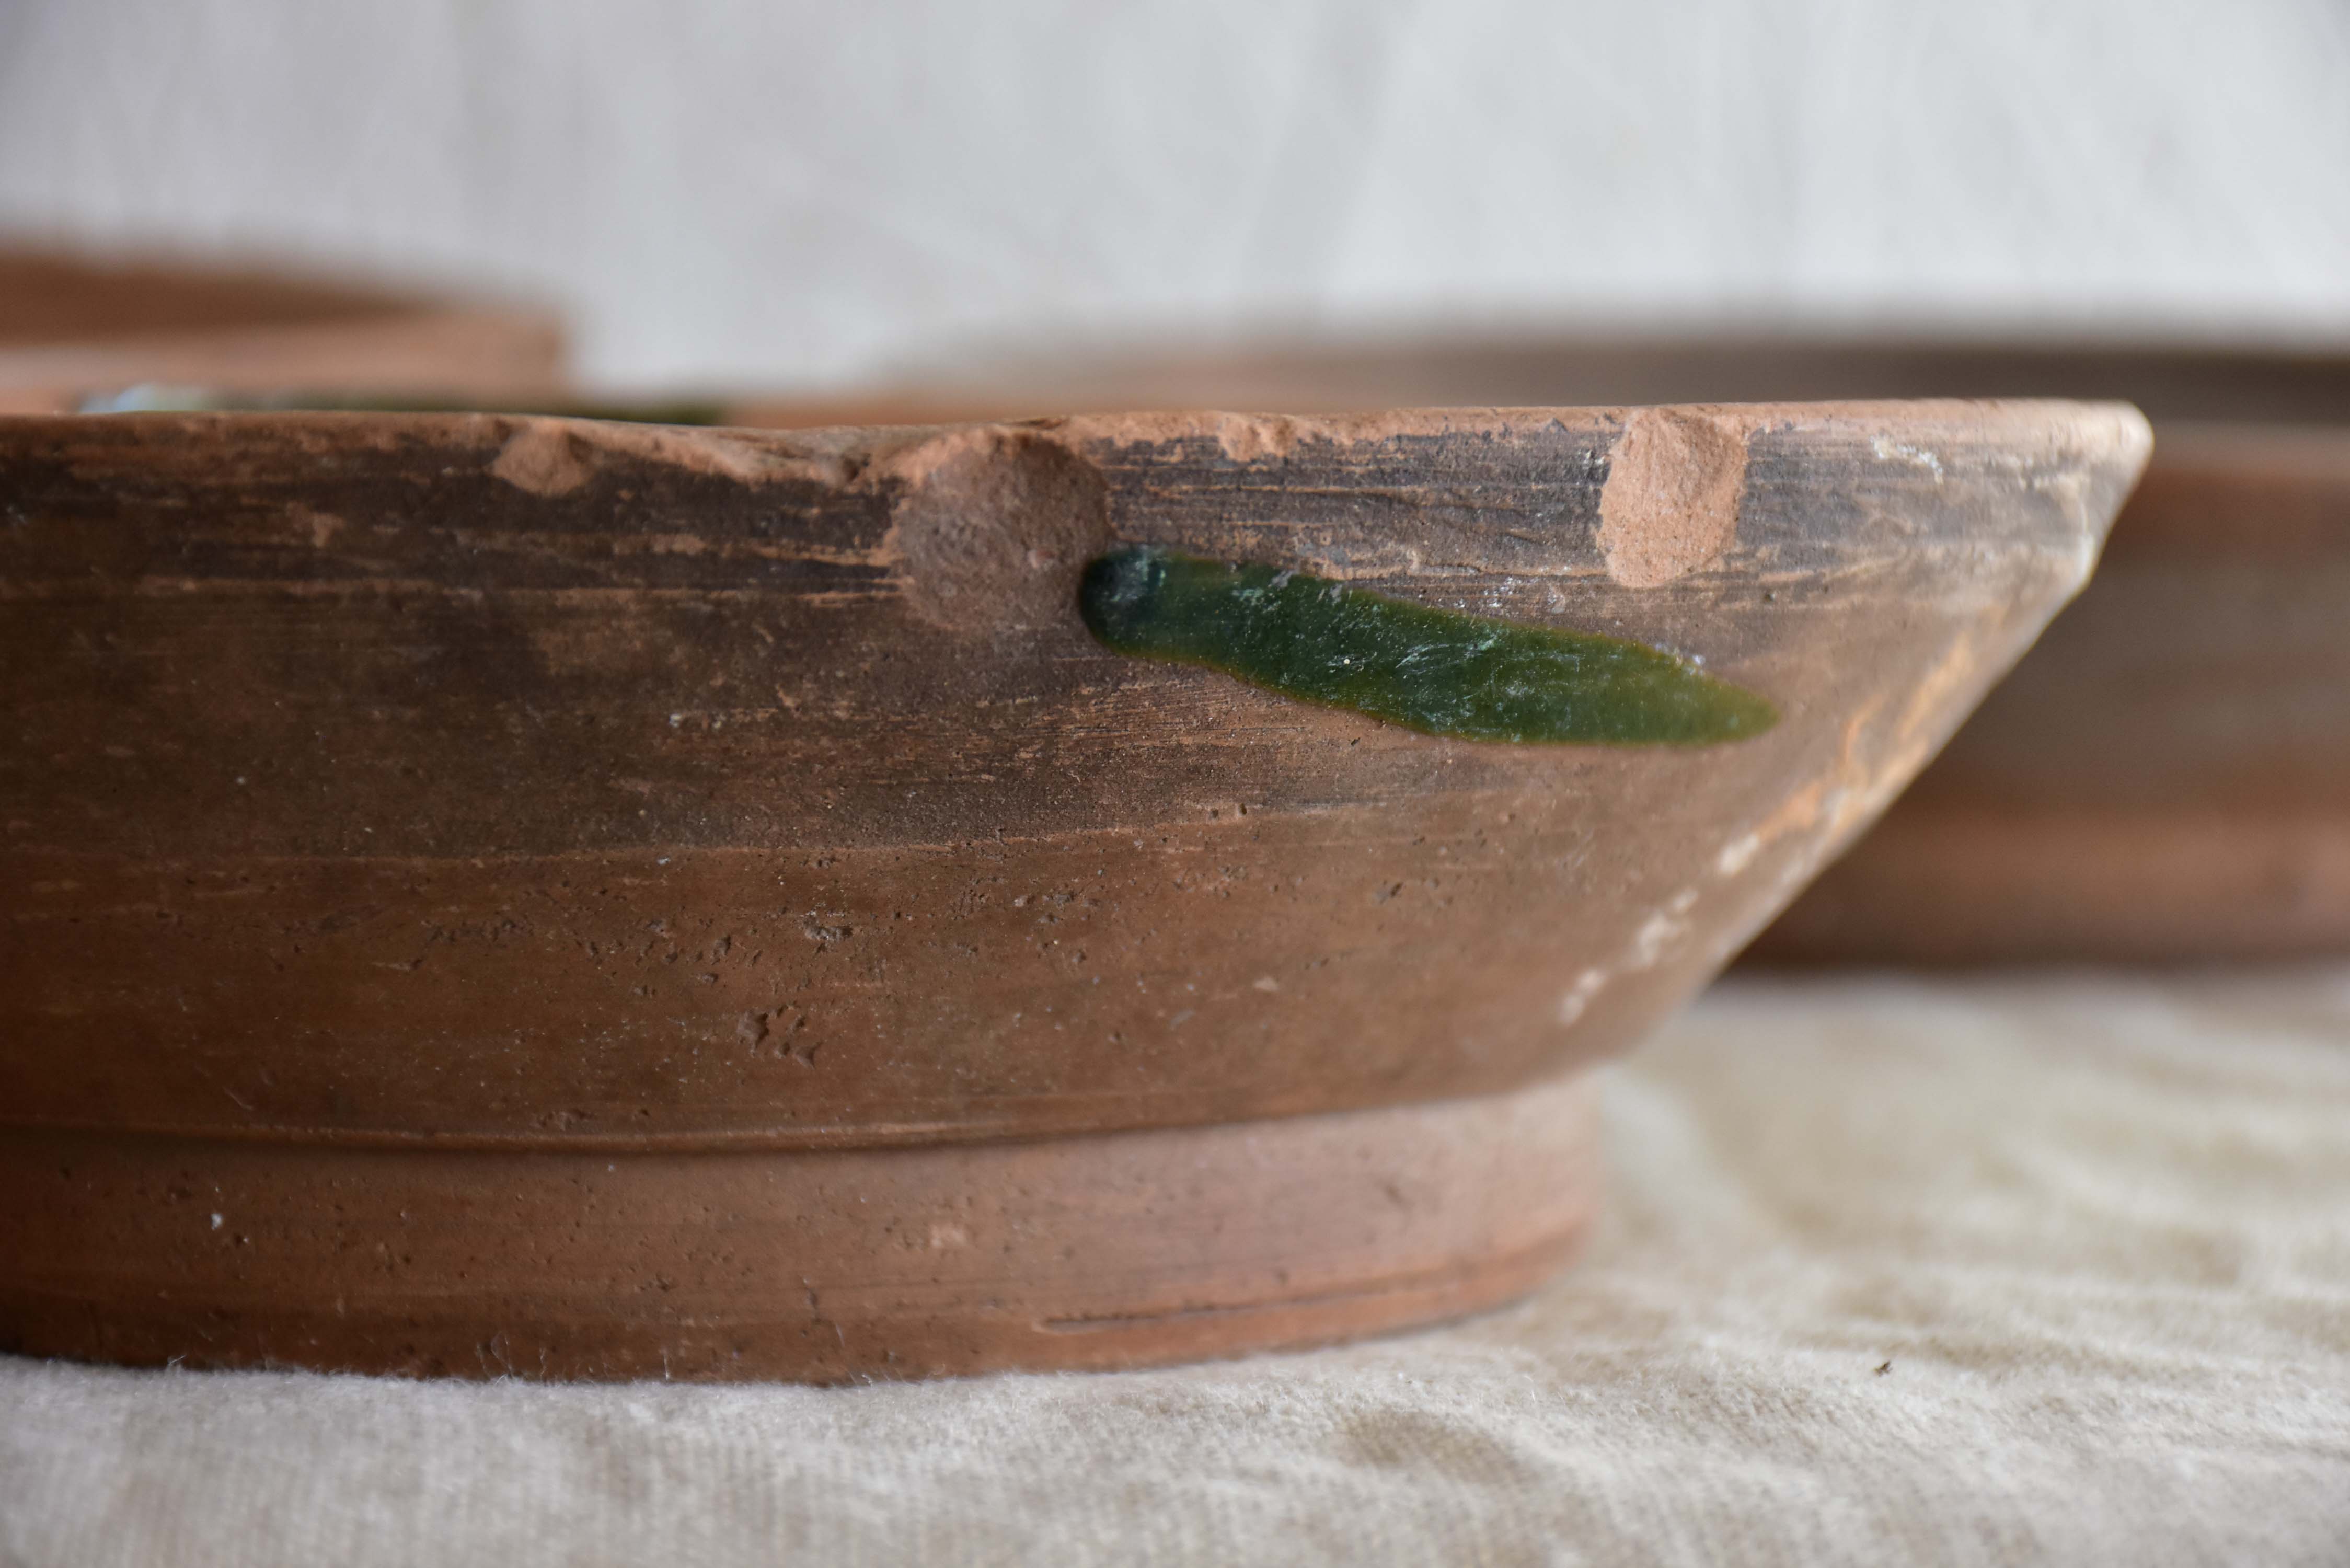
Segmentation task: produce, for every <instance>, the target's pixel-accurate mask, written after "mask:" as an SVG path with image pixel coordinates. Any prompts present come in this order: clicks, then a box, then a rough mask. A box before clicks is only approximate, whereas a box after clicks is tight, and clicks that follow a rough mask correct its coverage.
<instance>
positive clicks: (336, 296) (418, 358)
mask: <svg viewBox="0 0 2350 1568" xmlns="http://www.w3.org/2000/svg"><path fill="white" fill-rule="evenodd" d="M562 359H563V335H562V331H561V329H560V327H558V326H557V325H556V322H555V321H554V320H553V318H551V317H547V316H546V315H544V314H543V313H540V312H537V311H533V310H526V309H521V308H517V307H515V306H510V305H489V304H473V303H466V302H463V301H458V300H434V299H425V298H421V297H416V296H407V295H400V294H394V293H390V292H386V291H383V290H377V289H368V288H361V287H358V286H351V285H348V284H326V283H315V282H308V281H305V280H302V279H298V278H292V277H286V276H280V275H272V274H266V273H256V272H240V271H234V270H227V269H223V268H208V267H199V266H193V265H187V264H184V263H172V264H164V263H156V262H150V263H130V262H124V263H110V264H109V263H101V262H97V261H90V260H84V259H79V258H75V257H68V256H63V255H49V254H38V253H31V252H5V251H0V413H40V412H48V411H63V410H70V409H73V408H75V407H78V406H79V404H80V403H81V401H82V400H83V399H85V398H88V397H90V396H92V395H107V394H112V393H116V392H120V391H121V390H122V389H126V388H130V387H135V386H139V385H141V384H146V383H162V384H165V385H168V386H172V387H188V388H204V389H213V390H217V391H224V392H253V393H279V392H283V391H285V390H286V389H289V388H296V389H300V388H319V387H348V386H360V387H368V388H372V389H380V390H381V391H383V392H386V393H400V392H408V393H423V394H437V395H441V396H453V397H458V398H473V399H476V400H494V399H504V398H544V397H546V396H547V395H548V394H549V392H550V391H551V390H552V389H554V388H556V386H557V384H558V383H559V380H560V378H561V374H562Z"/></svg>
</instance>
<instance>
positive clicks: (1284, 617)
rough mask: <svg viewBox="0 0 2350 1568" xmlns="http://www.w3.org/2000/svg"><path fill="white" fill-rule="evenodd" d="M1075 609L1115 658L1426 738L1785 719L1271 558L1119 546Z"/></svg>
mask: <svg viewBox="0 0 2350 1568" xmlns="http://www.w3.org/2000/svg"><path fill="white" fill-rule="evenodd" d="M1078 607H1079V609H1080V610H1081V611H1082V612H1083V614H1084V616H1085V618H1086V625H1087V627H1089V628H1092V630H1093V634H1094V636H1096V637H1097V638H1099V639H1101V640H1102V642H1103V643H1104V644H1106V645H1107V646H1108V647H1109V648H1111V649H1115V650H1117V651H1118V652H1119V653H1124V654H1130V655H1132V656H1133V657H1135V658H1138V659H1172V660H1174V661H1176V662H1178V663H1182V664H1199V665H1205V666H1206V667H1207V668H1209V669H1211V670H1222V671H1223V672H1224V673H1226V674H1228V675H1235V676H1238V677H1239V678H1240V679H1241V680H1245V681H1248V682H1250V683H1251V684H1252V685H1256V686H1262V687H1264V688H1265V689H1267V690H1268V691H1278V692H1280V693H1281V694H1282V695H1283V696H1284V697H1295V698H1297V699H1299V700H1300V701H1306V702H1321V703H1326V704H1327V705H1329V706H1331V707H1334V708H1351V709H1353V710H1354V711H1357V712H1358V713H1367V714H1369V715H1371V716H1372V717H1373V718H1375V719H1385V720H1387V721H1388V722H1390V723H1395V724H1401V725H1404V726H1405V727H1406V728H1409V729H1413V730H1419V731H1421V732H1424V733H1427V734H1430V735H1452V736H1457V737H1459V738H1460V739H1461V740H1467V741H1515V742H1563V741H1569V742H1604V743H1609V744H1615V745H1671V746H1702V745H1709V744H1711V743H1712V742H1717V741H1736V740H1742V739H1744V738H1745V737H1747V736H1749V735H1759V734H1761V733H1762V732H1763V731H1765V730H1767V729H1769V728H1770V727H1771V726H1772V725H1773V724H1774V723H1776V722H1778V720H1779V714H1778V711H1777V710H1776V709H1774V708H1773V707H1772V706H1771V704H1770V703H1769V702H1768V701H1764V700H1763V698H1762V697H1760V696H1758V695H1756V694H1755V693H1754V692H1752V691H1747V690H1745V689H1744V688H1743V687H1740V686H1733V685H1731V683H1730V682H1729V681H1727V680H1716V679H1714V678H1713V677H1712V676H1711V675H1708V674H1706V673H1704V672H1703V671H1702V670H1698V669H1696V668H1695V667H1694V666H1692V665H1690V663H1689V662H1687V661H1686V660H1684V659H1677V658H1675V657H1674V656H1673V655H1671V654H1669V653H1666V652H1663V651H1662V650H1660V649H1654V648H1649V647H1647V646H1645V645H1643V644H1641V643H1637V642H1627V641H1625V640H1624V639H1621V638H1615V637H1602V636H1598V635H1596V634H1595V633H1591V632H1581V631H1553V630H1551V629H1550V628H1546V627H1535V626H1523V625H1521V624H1519V623H1517V622H1514V621H1505V620H1494V619H1492V618H1490V617H1487V616H1479V615H1469V614H1466V613H1464V612H1462V611H1459V610H1446V609H1436V608H1432V607H1430V606H1427V605H1417V604H1409V603H1406V602H1405V601H1403V600H1401V599H1392V598H1388V597H1386V596H1385V595H1383V594H1374V593H1367V592H1365V591H1363V590H1362V589H1359V588H1350V587H1346V586H1344V585H1343V584H1339V583H1334V582H1330V581H1328V580H1326V579H1325V578H1321V577H1314V576H1306V575H1305V573H1303V572H1284V571H1276V570H1275V569H1274V568H1273V567H1271V566H1231V565H1226V564H1225V563H1223V562H1221V561H1207V560H1201V558H1200V557H1198V556H1183V555H1177V554H1175V553H1173V552H1171V551H1168V550H1160V549H1155V548H1149V547H1144V548H1139V549H1127V550H1119V551H1117V552H1115V553H1114V554H1111V555H1107V556H1102V557H1100V558H1099V559H1098V560H1096V561H1095V562H1093V563H1092V564H1091V565H1090V566H1087V568H1086V576H1085V582H1084V585H1083V587H1081V588H1080V590H1079V594H1078Z"/></svg>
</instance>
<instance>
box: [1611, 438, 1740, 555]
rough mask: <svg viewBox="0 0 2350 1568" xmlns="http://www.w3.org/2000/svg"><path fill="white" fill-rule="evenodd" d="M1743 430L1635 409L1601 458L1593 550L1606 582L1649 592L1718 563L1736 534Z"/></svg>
mask: <svg viewBox="0 0 2350 1568" xmlns="http://www.w3.org/2000/svg"><path fill="white" fill-rule="evenodd" d="M1746 424H1747V421H1744V420H1742V419H1741V418H1739V417H1738V416H1736V415H1734V414H1728V413H1716V412H1713V411H1711V410H1695V409H1635V410H1632V412H1631V413H1629V414H1628V415H1627V416H1626V417H1625V420H1624V433H1623V434H1622V435H1621V436H1618V437H1617V441H1616V444H1615V446H1614V447H1612V448H1611V449H1609V451H1608V453H1607V484H1606V486H1605V487H1604V488H1603V489H1602V490H1601V491H1600V494H1599V547H1600V549H1601V550H1602V551H1603V552H1604V553H1605V555H1606V556H1607V575H1608V576H1611V577H1613V578H1615V579H1616V581H1617V582H1619V583H1621V584H1623V585H1624V586H1625V587H1630V588H1653V587H1661V586H1662V585H1664V584H1666V583H1669V582H1671V581H1672V580H1673V579H1674V578H1676V577H1681V576H1688V575H1689V574H1690V573H1691V572H1694V571H1696V570H1697V569H1698V568H1699V567H1700V566H1705V565H1707V564H1708V563H1709V562H1712V561H1716V560H1719V559H1720V558H1721V556H1722V554H1723V552H1725V551H1726V550H1728V549H1729V548H1730V546H1731V542H1732V541H1733V540H1734V539H1735V538H1736V537H1737V535H1738V503H1739V501H1740V499H1741V498H1742V496H1744V494H1745V493H1746Z"/></svg>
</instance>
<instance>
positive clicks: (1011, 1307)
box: [0, 1073, 1596, 1383]
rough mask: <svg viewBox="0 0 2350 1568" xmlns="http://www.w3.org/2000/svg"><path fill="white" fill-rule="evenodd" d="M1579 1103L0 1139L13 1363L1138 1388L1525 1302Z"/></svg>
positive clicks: (6, 1314)
mask: <svg viewBox="0 0 2350 1568" xmlns="http://www.w3.org/2000/svg"><path fill="white" fill-rule="evenodd" d="M1593 1102H1594V1096H1593V1090H1592V1085H1591V1079H1590V1075H1588V1074H1587V1073H1586V1074H1582V1075H1576V1076H1573V1077H1569V1078H1565V1079H1561V1080H1556V1081H1553V1082H1549V1083H1544V1084H1538V1085H1534V1086H1532V1087H1529V1088H1526V1089H1522V1090H1519V1091H1517V1092H1515V1093H1513V1094H1508V1095H1500V1096H1487V1097H1482V1098H1477V1099H1464V1100H1452V1101H1442V1102H1436V1103H1428V1104H1417V1105H1409V1106H1395V1107H1389V1108H1383V1109H1376V1110H1367V1111H1352V1112H1346V1113H1341V1114H1336V1115H1324V1116H1298V1117H1292V1118H1287V1119H1279V1120H1269V1121H1253V1122H1243V1123H1230V1124H1223V1125H1219V1126H1213V1127H1186V1128H1174V1129H1163V1130H1149V1131H1142V1132H1127V1133H1115V1134H1104V1135H1096V1136H1087V1137H1064V1138H1051V1139H1042V1140H1036V1141H1032V1142H1018V1143H993V1144H988V1143H975V1144H962V1145H946V1146H932V1147H911V1148H858V1149H836V1150H822V1151H813V1152H812V1151H806V1150H790V1151H783V1150H772V1149H751V1150H744V1149H739V1148H737V1149H729V1150H724V1151H717V1152H707V1153H690V1154H676V1153H646V1154H634V1155H630V1154H618V1155H614V1154H608V1153H603V1152H597V1153H592V1154H590V1153H577V1152H569V1151H564V1150H559V1149H547V1148H545V1147H539V1148H531V1149H513V1148H490V1149H484V1148H452V1147H445V1146H435V1145H432V1144H421V1145H414V1146H407V1147H389V1148H387V1147H348V1146H322V1145H317V1144H286V1143H270V1142H264V1141H226V1140H197V1139H188V1138H182V1137H137V1136H128V1135H121V1134H114V1133H79V1132H63V1131H46V1130H44V1131H28V1130H16V1131H12V1132H9V1133H6V1134H5V1135H0V1188H5V1189H6V1190H7V1191H9V1192H11V1193H12V1194H14V1195H15V1198H16V1200H15V1201H14V1202H13V1203H11V1204H9V1205H7V1206H6V1209H5V1213H0V1348H5V1349H7V1350H10V1351H14V1352H16V1353H18V1354H23V1355H64V1356H72V1357H78V1358H85V1359H91V1360H101V1361H112V1362H120V1363H127V1364H131V1365H141V1366H157V1365H164V1364H174V1365H186V1366H279V1367H307V1368H314V1369H317V1370H325V1371H341V1372H366V1373H388V1374H395V1375H408V1376H465V1377H497V1376H519V1377H528V1378H546V1379H586V1380H608V1379H623V1378H677V1379H697V1380H728V1379H790V1380H799V1381H806V1382H820V1383H839V1382H851V1381H866V1380H882V1379H894V1378H907V1377H922V1376H951V1375H957V1374H967V1373H978V1372H987V1371H995V1370H1003V1369H1014V1368H1024V1369H1035V1370H1043V1369H1055V1368H1082V1367H1121V1366H1145V1365H1149V1364H1153V1363H1162V1362H1170V1361H1178V1360H1184V1359H1191V1358H1198V1357H1208V1356H1219V1355H1236V1354H1240V1353H1243V1352H1248V1351H1253V1350H1262V1349H1269V1348H1273V1347H1276V1346H1286V1345H1310V1344H1317V1343H1326V1342H1330V1341H1335V1340H1342V1339H1347V1338H1351V1337H1354V1336H1356V1335H1359V1334H1371V1333H1377V1332H1378V1331H1381V1330H1386V1329H1394V1328H1400V1327H1404V1326H1407V1325H1410V1324H1425V1323H1430V1322H1434V1321H1436V1320H1439V1319H1442V1318H1447V1317H1451V1316H1455V1315H1457V1314H1462V1313H1467V1312H1471V1311H1474V1310H1477V1309H1480V1308H1483V1307H1489V1306H1492V1305H1496V1304H1499V1303H1503V1302H1505V1301H1508V1300H1510V1299H1511V1298H1513V1297H1515V1296H1517V1295H1519V1294H1521V1293H1524V1292H1525V1291H1527V1290H1529V1289H1531V1288H1532V1287H1533V1286H1534V1284H1536V1283H1538V1282H1540V1281H1541V1280H1542V1279H1543V1278H1544V1277H1545V1276H1546V1275H1547V1274H1549V1273H1550V1272H1552V1271H1553V1270H1555V1268H1557V1267H1558V1266H1559V1264H1560V1263H1561V1262H1564V1261H1565V1257H1566V1256H1567V1254H1568V1252H1569V1251H1571V1250H1572V1248H1573V1247H1574V1245H1575V1242H1576V1241H1578V1240H1579V1239H1580V1237H1581V1235H1582V1233H1583V1232H1584V1231H1585V1229H1586V1225H1587V1222H1588V1220H1589V1219H1590V1216H1591V1214H1592V1211H1593V1209H1594V1205H1595V1196H1596V1140H1595V1123H1594V1116H1593Z"/></svg>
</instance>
